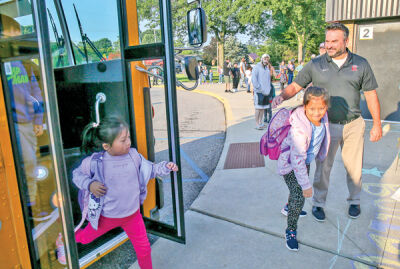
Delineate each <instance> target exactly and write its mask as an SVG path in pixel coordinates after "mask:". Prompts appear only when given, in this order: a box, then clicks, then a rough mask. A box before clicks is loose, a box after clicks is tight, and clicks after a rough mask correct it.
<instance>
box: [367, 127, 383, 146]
mask: <svg viewBox="0 0 400 269" xmlns="http://www.w3.org/2000/svg"><path fill="white" fill-rule="evenodd" d="M381 138H382V126H381V125H380V123H379V124H374V125H372V129H371V131H370V132H369V140H370V141H371V142H378V141H379V140H380V139H381Z"/></svg>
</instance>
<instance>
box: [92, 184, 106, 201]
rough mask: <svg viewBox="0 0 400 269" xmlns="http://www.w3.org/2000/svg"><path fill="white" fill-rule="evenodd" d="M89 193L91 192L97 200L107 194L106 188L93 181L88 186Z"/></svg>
mask: <svg viewBox="0 0 400 269" xmlns="http://www.w3.org/2000/svg"><path fill="white" fill-rule="evenodd" d="M89 190H90V192H92V193H93V194H94V195H95V196H96V197H97V198H98V197H101V196H103V195H105V194H106V193H107V188H106V186H104V185H103V183H101V182H99V181H93V182H92V183H90V186H89Z"/></svg>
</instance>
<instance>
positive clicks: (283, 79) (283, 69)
mask: <svg viewBox="0 0 400 269" xmlns="http://www.w3.org/2000/svg"><path fill="white" fill-rule="evenodd" d="M286 70H287V67H286V65H285V61H282V62H281V64H280V65H279V84H280V85H281V91H283V89H284V88H285V84H286V83H287V75H286Z"/></svg>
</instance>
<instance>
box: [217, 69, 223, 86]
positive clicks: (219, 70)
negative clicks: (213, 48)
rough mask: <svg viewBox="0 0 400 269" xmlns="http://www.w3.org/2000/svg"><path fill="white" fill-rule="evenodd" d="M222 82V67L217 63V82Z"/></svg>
mask: <svg viewBox="0 0 400 269" xmlns="http://www.w3.org/2000/svg"><path fill="white" fill-rule="evenodd" d="M223 82H224V69H223V68H222V67H221V66H220V65H219V66H218V83H219V84H222V83H223Z"/></svg>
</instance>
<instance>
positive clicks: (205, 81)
mask: <svg viewBox="0 0 400 269" xmlns="http://www.w3.org/2000/svg"><path fill="white" fill-rule="evenodd" d="M207 78H208V70H207V66H203V83H204V84H205V83H207Z"/></svg>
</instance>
